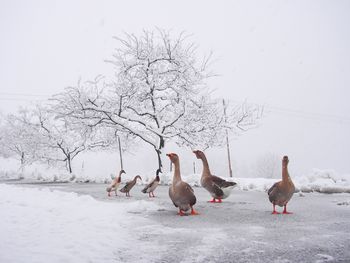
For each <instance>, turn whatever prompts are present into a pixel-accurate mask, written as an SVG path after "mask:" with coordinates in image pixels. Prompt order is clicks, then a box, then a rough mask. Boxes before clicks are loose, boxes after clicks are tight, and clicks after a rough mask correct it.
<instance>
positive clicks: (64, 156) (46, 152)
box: [9, 106, 113, 173]
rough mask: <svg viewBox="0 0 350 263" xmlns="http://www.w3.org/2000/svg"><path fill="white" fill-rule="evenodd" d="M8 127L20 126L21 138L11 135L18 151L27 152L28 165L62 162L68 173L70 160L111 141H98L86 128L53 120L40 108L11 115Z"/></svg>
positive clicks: (47, 112) (99, 137)
mask: <svg viewBox="0 0 350 263" xmlns="http://www.w3.org/2000/svg"><path fill="white" fill-rule="evenodd" d="M9 125H12V126H11V127H14V128H16V126H20V127H23V129H22V130H23V131H24V135H23V136H18V135H17V134H15V135H14V136H15V137H16V139H17V140H18V141H19V143H20V145H21V147H22V148H24V149H31V151H30V153H31V154H30V156H31V161H32V162H41V163H46V164H48V165H54V164H57V163H64V164H65V166H66V168H67V171H69V173H72V171H73V170H72V161H73V160H74V158H75V157H76V156H77V155H78V154H79V153H81V152H83V151H86V150H89V149H93V148H96V147H106V146H109V145H110V144H111V142H110V141H108V140H110V138H112V139H113V137H111V136H109V138H108V140H107V139H104V138H103V139H102V137H101V136H99V135H98V134H97V132H96V131H95V130H93V129H91V128H89V127H88V126H81V125H79V126H78V125H74V123H69V122H67V121H66V120H65V119H62V118H57V116H55V115H54V114H53V113H52V111H51V110H50V109H49V108H47V107H44V106H37V107H36V108H35V109H32V110H22V111H20V112H19V113H18V114H17V115H11V118H9ZM17 148H18V147H17ZM22 148H21V149H22ZM18 154H19V153H18Z"/></svg>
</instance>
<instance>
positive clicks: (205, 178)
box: [193, 150, 237, 203]
mask: <svg viewBox="0 0 350 263" xmlns="http://www.w3.org/2000/svg"><path fill="white" fill-rule="evenodd" d="M193 153H194V154H195V155H196V157H197V159H201V160H202V162H203V172H202V177H201V185H202V187H203V188H205V189H206V190H207V191H208V192H209V193H210V194H211V196H212V197H213V200H211V201H209V202H210V203H216V202H218V203H221V202H222V199H225V198H227V197H228V196H229V195H230V194H231V191H232V189H233V188H234V187H235V186H236V185H237V184H236V183H235V182H229V181H226V180H224V179H221V178H220V177H217V176H215V175H212V174H211V172H210V169H209V164H208V160H207V158H206V156H205V154H204V153H203V152H202V151H199V150H196V151H193ZM216 199H217V200H218V201H216Z"/></svg>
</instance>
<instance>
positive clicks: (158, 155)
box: [156, 149, 162, 172]
mask: <svg viewBox="0 0 350 263" xmlns="http://www.w3.org/2000/svg"><path fill="white" fill-rule="evenodd" d="M156 153H157V157H158V169H159V170H160V172H162V158H160V155H161V154H162V152H161V150H160V149H156Z"/></svg>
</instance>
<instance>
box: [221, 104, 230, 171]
mask: <svg viewBox="0 0 350 263" xmlns="http://www.w3.org/2000/svg"><path fill="white" fill-rule="evenodd" d="M222 104H223V106H224V117H225V124H227V116H226V104H225V100H224V99H223V100H222ZM225 131H226V148H227V158H228V171H229V174H230V177H232V166H231V154H230V143H229V140H228V131H227V128H225Z"/></svg>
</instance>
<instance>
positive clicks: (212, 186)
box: [106, 150, 295, 216]
mask: <svg viewBox="0 0 350 263" xmlns="http://www.w3.org/2000/svg"><path fill="white" fill-rule="evenodd" d="M193 153H194V154H195V155H196V157H197V159H200V160H202V163H203V172H202V177H201V185H202V187H203V188H205V189H206V190H207V191H208V192H209V193H210V195H211V196H212V198H213V199H212V200H211V201H209V202H212V203H221V202H222V199H225V198H227V197H228V196H229V195H230V193H231V190H232V189H233V188H234V187H235V186H236V183H235V182H229V181H226V180H224V179H222V178H220V177H217V176H215V175H212V174H211V172H210V169H209V164H208V160H207V158H206V156H205V154H204V153H203V152H202V151H199V150H196V151H193ZM167 156H168V157H169V159H170V161H171V162H172V163H173V165H174V175H173V182H172V184H171V185H170V186H169V197H170V199H171V201H172V202H173V204H174V205H175V207H177V208H178V209H179V212H178V215H181V216H183V215H186V212H187V211H190V214H191V215H198V212H197V211H195V210H194V208H193V206H194V205H195V204H196V201H197V199H196V196H195V194H194V191H193V188H192V187H191V186H190V185H189V184H188V183H186V182H184V181H183V180H182V178H181V173H180V161H179V156H178V155H177V154H176V153H168V154H167ZM288 163H289V159H288V156H284V157H283V159H282V180H281V181H279V182H276V183H275V184H274V185H273V186H272V187H271V188H270V189H269V190H268V196H269V200H270V202H271V203H272V205H273V211H272V214H279V212H277V211H276V205H277V206H280V207H284V209H283V212H282V213H283V214H291V213H290V212H288V211H287V203H288V202H289V200H290V199H291V198H292V196H293V194H294V191H295V187H294V184H293V182H292V180H291V178H290V176H289V173H288ZM123 173H125V171H124V170H121V171H120V172H119V176H117V177H116V178H114V179H113V181H112V183H111V184H110V185H109V186H108V187H107V189H106V190H107V193H108V196H111V192H113V191H114V192H115V195H117V191H118V188H119V186H120V183H121V176H122V174H123ZM159 173H160V170H159V169H158V170H157V172H156V177H155V178H154V179H153V180H152V182H150V183H149V184H148V185H146V186H145V188H144V189H142V192H143V193H148V196H149V197H150V198H152V197H155V195H154V190H155V189H156V188H157V186H158V184H159V182H160V177H159ZM137 179H140V180H142V179H141V177H140V176H139V175H137V176H135V178H134V179H133V180H131V181H129V182H127V183H126V184H125V186H124V187H123V188H121V189H120V192H122V193H125V194H126V196H128V197H129V196H130V190H131V189H132V188H133V187H134V185H135V184H136V182H137Z"/></svg>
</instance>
